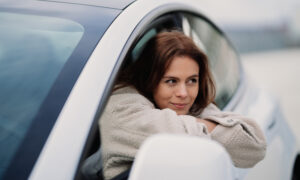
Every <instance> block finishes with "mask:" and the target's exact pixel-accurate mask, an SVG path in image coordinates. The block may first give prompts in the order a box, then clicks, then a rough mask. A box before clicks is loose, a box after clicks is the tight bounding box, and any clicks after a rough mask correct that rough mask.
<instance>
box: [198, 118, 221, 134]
mask: <svg viewBox="0 0 300 180" xmlns="http://www.w3.org/2000/svg"><path fill="white" fill-rule="evenodd" d="M197 121H198V122H201V123H204V124H205V125H206V127H207V130H208V132H209V133H210V132H211V131H212V130H214V129H215V127H216V126H217V125H218V123H216V122H213V121H209V120H205V119H200V118H197Z"/></svg>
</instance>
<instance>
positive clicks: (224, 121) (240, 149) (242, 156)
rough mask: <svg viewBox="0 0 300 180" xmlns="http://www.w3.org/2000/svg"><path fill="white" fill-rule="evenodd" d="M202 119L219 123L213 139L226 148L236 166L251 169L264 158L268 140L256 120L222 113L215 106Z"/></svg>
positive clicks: (212, 136) (206, 111)
mask: <svg viewBox="0 0 300 180" xmlns="http://www.w3.org/2000/svg"><path fill="white" fill-rule="evenodd" d="M201 118H203V119H207V120H211V121H215V122H217V123H218V125H217V126H216V127H215V129H214V130H213V131H212V132H211V138H212V139H213V140H216V141H217V142H219V143H221V144H222V145H223V146H224V147H225V149H226V150H227V151H228V153H229V155H230V156H231V158H232V160H233V163H234V165H235V166H237V167H240V168H250V167H253V166H254V165H255V164H256V163H258V162H259V161H261V160H262V159H263V158H264V156H265V153H266V140H265V138H264V135H263V132H262V130H261V129H260V127H259V126H258V124H257V123H256V122H255V121H254V120H252V119H250V118H247V117H244V116H242V115H239V114H235V113H232V112H222V111H220V110H219V109H218V108H217V107H216V106H215V105H213V104H211V105H209V107H207V108H206V109H205V111H204V112H203V113H202V114H201Z"/></svg>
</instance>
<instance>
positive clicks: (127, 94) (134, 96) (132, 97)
mask: <svg viewBox="0 0 300 180" xmlns="http://www.w3.org/2000/svg"><path fill="white" fill-rule="evenodd" d="M107 106H109V107H111V108H115V107H135V106H143V107H144V106H146V107H149V108H154V104H153V103H152V102H151V101H150V100H148V99H147V98H146V97H145V96H143V95H141V94H140V93H139V92H138V91H137V90H136V89H135V88H134V87H132V86H126V87H122V88H119V89H117V90H115V91H113V93H112V94H111V96H110V98H109V101H108V104H107Z"/></svg>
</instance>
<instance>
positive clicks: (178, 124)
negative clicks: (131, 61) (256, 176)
mask: <svg viewBox="0 0 300 180" xmlns="http://www.w3.org/2000/svg"><path fill="white" fill-rule="evenodd" d="M197 117H199V118H202V119H206V120H211V121H215V122H217V123H219V124H218V125H217V126H216V127H215V129H214V130H213V131H212V132H211V133H208V130H207V127H206V126H205V124H203V123H200V122H197V120H196V118H195V117H193V116H190V115H177V114H176V112H175V111H173V110H171V109H162V110H160V109H157V108H155V107H154V105H153V104H152V103H151V102H150V101H149V100H148V99H147V98H145V97H144V96H142V95H140V94H139V93H138V92H137V91H136V90H135V89H134V88H131V87H125V88H121V89H118V90H116V91H115V92H114V93H113V94H112V95H111V97H110V99H109V101H108V104H107V106H106V108H105V110H104V113H103V114H102V116H101V118H100V120H99V127H100V132H101V149H102V160H103V174H104V178H105V179H112V178H113V177H115V176H117V175H118V174H120V173H122V172H124V171H126V170H127V169H129V168H130V167H131V165H132V162H133V160H134V157H135V155H136V153H137V151H138V149H139V147H140V146H141V144H142V143H143V142H144V140H145V139H146V138H147V137H149V136H151V135H153V134H158V133H170V134H188V135H191V136H199V137H204V138H211V139H213V140H215V141H217V142H219V143H220V144H221V145H223V146H224V147H225V149H226V150H227V151H228V153H229V155H230V156H231V158H232V161H233V162H234V165H235V166H237V167H241V168H249V167H252V166H254V165H255V164H256V163H257V162H259V161H260V160H262V159H263V158H264V156H265V151H266V141H265V138H264V135H263V133H262V131H261V129H260V128H259V126H258V125H257V124H256V123H255V121H253V120H251V119H249V118H246V117H243V116H241V115H238V114H234V113H231V112H222V111H220V110H219V109H218V108H217V107H216V106H215V105H213V104H210V105H209V106H208V107H207V108H205V109H204V110H203V112H202V113H201V114H199V115H197Z"/></svg>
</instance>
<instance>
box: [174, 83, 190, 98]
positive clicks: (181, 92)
mask: <svg viewBox="0 0 300 180" xmlns="http://www.w3.org/2000/svg"><path fill="white" fill-rule="evenodd" d="M187 94H188V92H187V89H186V86H185V84H183V85H179V86H178V88H176V96H177V97H179V98H186V97H187Z"/></svg>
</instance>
